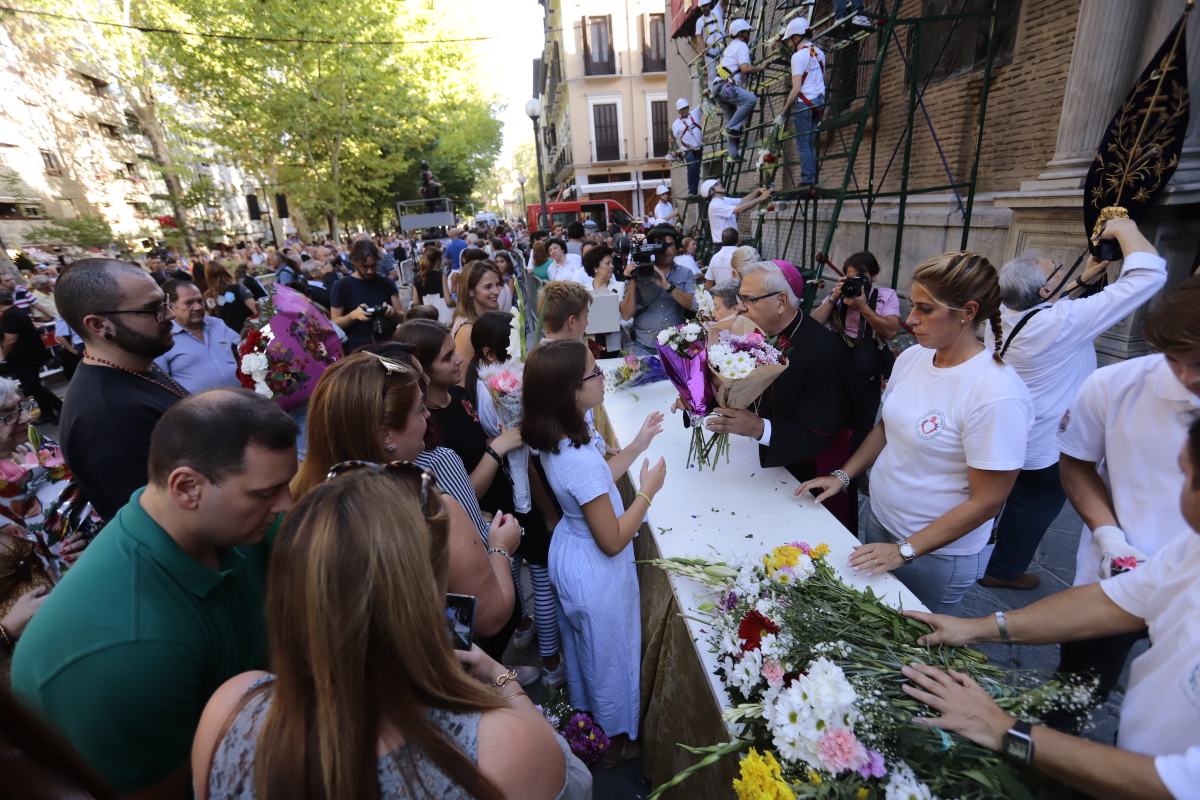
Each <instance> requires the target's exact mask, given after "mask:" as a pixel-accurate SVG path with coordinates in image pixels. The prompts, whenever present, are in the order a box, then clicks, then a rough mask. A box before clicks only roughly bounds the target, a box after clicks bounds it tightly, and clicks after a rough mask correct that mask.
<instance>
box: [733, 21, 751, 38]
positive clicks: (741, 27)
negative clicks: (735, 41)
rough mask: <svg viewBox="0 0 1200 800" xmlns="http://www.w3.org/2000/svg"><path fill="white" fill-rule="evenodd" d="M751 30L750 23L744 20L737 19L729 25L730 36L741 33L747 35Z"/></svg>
mask: <svg viewBox="0 0 1200 800" xmlns="http://www.w3.org/2000/svg"><path fill="white" fill-rule="evenodd" d="M748 30H750V23H749V22H746V20H744V19H735V20H734V21H733V22H731V23H729V35H730V36H737V35H738V34H739V33H745V32H746V31H748Z"/></svg>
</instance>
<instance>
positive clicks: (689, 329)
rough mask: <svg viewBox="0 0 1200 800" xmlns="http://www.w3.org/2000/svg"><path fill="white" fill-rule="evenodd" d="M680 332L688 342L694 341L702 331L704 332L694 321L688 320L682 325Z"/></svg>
mask: <svg viewBox="0 0 1200 800" xmlns="http://www.w3.org/2000/svg"><path fill="white" fill-rule="evenodd" d="M681 332H682V333H683V337H684V338H685V339H687V340H688V341H689V342H694V341H697V340H698V339H699V338H700V335H701V334H702V333H704V328H701V327H700V326H699V325H697V324H696V323H695V322H689V323H688V324H686V325H684V326H683V329H682V331H681Z"/></svg>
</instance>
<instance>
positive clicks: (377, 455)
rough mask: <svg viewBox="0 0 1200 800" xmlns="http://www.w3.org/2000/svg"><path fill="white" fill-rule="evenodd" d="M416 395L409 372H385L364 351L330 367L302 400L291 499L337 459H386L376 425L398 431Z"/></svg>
mask: <svg viewBox="0 0 1200 800" xmlns="http://www.w3.org/2000/svg"><path fill="white" fill-rule="evenodd" d="M420 393H421V387H420V385H419V383H418V378H417V373H416V371H415V370H414V371H410V372H404V373H400V372H388V371H387V370H386V369H384V368H383V365H382V364H381V363H380V362H379V359H377V358H376V357H375V356H373V355H371V354H369V353H352V354H351V355H349V356H346V357H345V358H343V359H341V360H339V361H335V362H334V363H332V364H330V365H329V368H328V369H326V370H325V372H324V373H322V375H321V378H320V379H319V380H318V381H317V385H316V388H314V389H313V393H312V396H311V397H310V398H309V399H308V452H307V453H305V456H304V461H303V462H301V464H300V470H299V471H298V472H297V473H296V477H295V478H293V479H292V496H293V497H295V498H296V499H297V500H299V499H301V498H303V497H304V496H305V494H307V493H308V492H309V491H310V490H311V489H313V488H314V487H315V486H317V485H318V484H320V483H321V482H322V481H323V480H325V473H327V472H328V471H329V468H330V467H332V466H333V465H334V464H337V463H339V462H341V461H353V460H364V461H375V462H378V463H384V462H387V461H391V460H392V459H391V458H389V457H388V454H387V451H386V450H384V449H383V442H382V440H381V437H380V435H379V426H380V425H386V426H388V427H390V428H395V429H397V430H404V426H405V425H406V424H407V422H408V415H409V413H411V412H412V409H413V405H414V404H415V403H416V400H417V396H418V395H419V394H420Z"/></svg>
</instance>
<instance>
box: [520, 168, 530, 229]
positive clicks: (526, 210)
mask: <svg viewBox="0 0 1200 800" xmlns="http://www.w3.org/2000/svg"><path fill="white" fill-rule="evenodd" d="M517 184H518V185H520V187H521V213H523V214H524V215H525V222H526V224H528V223H529V206H528V205H526V204H525V176H524V175H522V174H521V173H520V172H518V173H517Z"/></svg>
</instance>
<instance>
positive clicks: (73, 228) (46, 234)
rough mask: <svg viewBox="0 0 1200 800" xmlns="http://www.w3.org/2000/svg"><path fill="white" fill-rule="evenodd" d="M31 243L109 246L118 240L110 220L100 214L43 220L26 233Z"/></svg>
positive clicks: (26, 237)
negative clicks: (109, 222) (49, 220)
mask: <svg viewBox="0 0 1200 800" xmlns="http://www.w3.org/2000/svg"><path fill="white" fill-rule="evenodd" d="M25 240H26V241H27V242H29V243H30V244H46V245H77V246H79V247H108V246H109V245H110V244H112V243H113V242H114V241H115V240H116V235H115V234H114V233H113V229H112V226H111V225H109V224H108V220H106V219H104V217H99V216H85V217H77V218H75V219H58V220H53V221H51V222H43V223H41V224H39V225H37V226H35V227H34V228H32V229H30V230H29V232H28V233H26V234H25Z"/></svg>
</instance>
